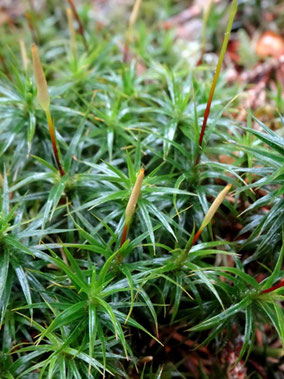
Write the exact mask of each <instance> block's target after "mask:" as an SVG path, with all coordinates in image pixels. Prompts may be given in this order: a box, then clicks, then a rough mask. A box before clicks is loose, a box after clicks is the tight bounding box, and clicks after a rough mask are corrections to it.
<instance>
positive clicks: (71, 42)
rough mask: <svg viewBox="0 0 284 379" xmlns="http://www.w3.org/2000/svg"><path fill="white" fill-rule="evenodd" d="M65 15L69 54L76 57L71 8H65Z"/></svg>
mask: <svg viewBox="0 0 284 379" xmlns="http://www.w3.org/2000/svg"><path fill="white" fill-rule="evenodd" d="M66 16H67V20H68V30H69V37H70V51H71V56H72V57H73V58H74V59H76V57H77V44H76V32H75V29H74V22H73V13H72V10H71V8H66Z"/></svg>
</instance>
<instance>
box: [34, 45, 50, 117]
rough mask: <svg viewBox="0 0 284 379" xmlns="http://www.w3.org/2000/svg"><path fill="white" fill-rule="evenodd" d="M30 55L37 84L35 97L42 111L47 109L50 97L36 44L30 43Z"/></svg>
mask: <svg viewBox="0 0 284 379" xmlns="http://www.w3.org/2000/svg"><path fill="white" fill-rule="evenodd" d="M32 56H33V66H34V75H35V80H36V86H37V98H38V102H39V104H40V106H41V107H42V109H43V110H44V111H46V112H47V111H48V109H49V104H50V99H49V93H48V87H47V83H46V79H45V75H44V72H43V69H42V65H41V63H40V59H39V56H38V53H37V48H36V45H35V44H34V43H33V44H32Z"/></svg>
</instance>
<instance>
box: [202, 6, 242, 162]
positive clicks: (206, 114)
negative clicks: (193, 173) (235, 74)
mask: <svg viewBox="0 0 284 379" xmlns="http://www.w3.org/2000/svg"><path fill="white" fill-rule="evenodd" d="M237 9H238V4H237V0H233V2H232V5H231V9H230V17H229V22H228V25H227V29H226V33H225V38H224V41H223V45H222V48H221V52H220V56H219V60H218V64H217V67H216V71H215V74H214V77H213V82H212V85H211V89H210V93H209V97H208V100H207V106H206V109H205V112H204V119H203V124H202V128H201V132H200V136H199V141H198V144H199V151H198V153H197V156H196V161H195V164H198V163H199V160H200V154H201V148H202V143H203V138H204V133H205V129H206V125H207V121H208V117H209V114H210V109H211V104H212V100H213V96H214V92H215V88H216V85H217V81H218V78H219V75H220V71H221V67H222V64H223V60H224V56H225V52H226V50H227V46H228V42H229V38H230V34H231V30H232V26H233V21H234V18H235V15H236V13H237Z"/></svg>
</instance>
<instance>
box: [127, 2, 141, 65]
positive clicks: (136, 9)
mask: <svg viewBox="0 0 284 379" xmlns="http://www.w3.org/2000/svg"><path fill="white" fill-rule="evenodd" d="M141 3H142V0H135V3H134V6H133V9H132V12H131V15H130V18H129V25H128V29H127V32H126V37H125V45H124V51H123V62H127V60H128V49H129V43H130V40H131V36H132V33H133V28H134V25H135V23H136V20H137V17H138V13H139V9H140V6H141Z"/></svg>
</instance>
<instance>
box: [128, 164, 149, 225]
mask: <svg viewBox="0 0 284 379" xmlns="http://www.w3.org/2000/svg"><path fill="white" fill-rule="evenodd" d="M143 179H144V168H141V169H140V172H139V175H138V176H137V179H136V182H135V184H134V187H133V190H132V192H131V195H130V198H129V200H128V204H127V207H126V210H125V225H126V226H128V225H129V223H130V221H131V218H132V216H133V214H134V211H135V207H136V204H137V201H138V198H139V195H140V191H141V187H142V183H143Z"/></svg>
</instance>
